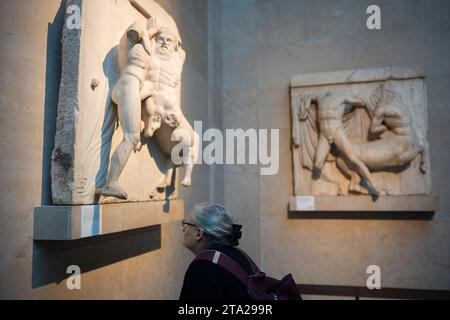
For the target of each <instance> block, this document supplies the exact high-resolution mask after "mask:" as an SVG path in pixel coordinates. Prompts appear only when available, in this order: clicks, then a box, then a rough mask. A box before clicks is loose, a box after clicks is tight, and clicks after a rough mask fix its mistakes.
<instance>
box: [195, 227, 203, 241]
mask: <svg viewBox="0 0 450 320" xmlns="http://www.w3.org/2000/svg"><path fill="white" fill-rule="evenodd" d="M204 236H205V234H204V232H203V230H202V229H200V228H197V232H196V234H195V239H196V240H197V241H200V240H202V239H203V237H204Z"/></svg>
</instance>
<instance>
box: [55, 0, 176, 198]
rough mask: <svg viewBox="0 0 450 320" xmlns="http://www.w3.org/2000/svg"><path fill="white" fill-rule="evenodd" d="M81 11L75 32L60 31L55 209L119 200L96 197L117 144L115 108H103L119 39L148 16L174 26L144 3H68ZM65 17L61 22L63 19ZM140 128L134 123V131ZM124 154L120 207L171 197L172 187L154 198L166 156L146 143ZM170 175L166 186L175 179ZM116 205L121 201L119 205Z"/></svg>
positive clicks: (108, 0) (116, 74)
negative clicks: (122, 192) (78, 26)
mask: <svg viewBox="0 0 450 320" xmlns="http://www.w3.org/2000/svg"><path fill="white" fill-rule="evenodd" d="M71 5H77V6H79V7H80V9H81V29H69V28H68V27H67V24H65V25H64V30H63V39H62V43H63V53H62V56H63V62H62V63H63V65H62V79H61V88H60V100H59V106H58V119H57V133H56V138H55V148H54V152H53V157H52V169H51V175H52V197H53V203H54V204H55V205H69V204H92V203H96V202H100V203H108V202H118V201H121V200H119V199H116V198H112V197H103V196H101V197H99V196H98V195H97V196H96V188H97V189H98V188H101V187H102V186H103V185H104V184H105V181H106V177H107V173H108V166H109V161H110V154H111V151H112V150H115V149H116V148H117V146H118V145H119V143H120V141H121V140H122V137H123V132H122V128H121V127H120V125H119V121H118V118H117V108H116V106H115V104H113V103H112V101H111V92H112V89H113V86H114V84H115V83H116V82H117V81H118V79H119V77H120V71H119V61H118V51H119V42H120V40H121V38H122V37H123V35H124V32H125V31H126V30H127V29H128V28H129V26H130V25H131V24H132V23H133V22H139V23H142V24H144V25H146V23H147V19H148V15H149V13H150V14H151V16H152V17H153V18H154V19H156V20H157V21H159V22H160V23H162V24H164V25H165V26H167V27H168V28H171V29H172V30H176V33H177V34H178V29H177V26H176V23H175V21H174V20H173V19H172V17H170V15H168V14H167V13H166V12H165V11H164V10H163V9H162V8H161V7H160V6H159V5H158V4H157V3H155V2H154V1H152V0H146V1H141V0H135V1H128V0H118V1H112V0H96V1H82V0H70V1H68V3H67V6H71ZM66 18H67V17H66ZM143 127H144V124H143V123H142V124H141V128H143ZM141 143H142V148H140V149H139V150H138V149H136V150H135V151H134V152H132V153H131V155H130V157H129V159H128V161H127V162H126V165H125V167H124V169H123V171H122V173H121V175H120V179H119V183H120V185H121V186H122V187H123V189H125V190H127V194H128V197H127V199H126V200H125V201H149V200H162V199H167V198H169V199H172V198H176V197H177V195H178V190H177V188H176V186H177V182H178V181H172V182H175V183H172V185H171V187H170V188H166V190H164V191H163V192H156V193H155V192H154V191H155V188H156V186H157V185H158V184H159V183H160V182H161V181H163V180H164V177H165V174H166V172H167V166H166V160H165V159H166V156H165V155H164V154H163V153H162V152H161V151H160V149H159V147H158V146H157V145H156V144H155V143H154V142H153V141H151V140H149V139H145V138H143V137H142V139H141ZM177 179H178V178H177V173H176V174H175V177H174V180H177ZM122 201H124V200H122Z"/></svg>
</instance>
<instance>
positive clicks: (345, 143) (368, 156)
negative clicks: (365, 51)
mask: <svg viewBox="0 0 450 320" xmlns="http://www.w3.org/2000/svg"><path fill="white" fill-rule="evenodd" d="M424 74H425V73H424V71H423V70H422V69H420V68H417V69H413V68H378V69H366V70H353V71H337V72H336V71H335V72H329V73H319V74H307V75H299V76H293V77H292V79H291V99H292V100H291V106H292V130H293V132H292V135H293V136H292V138H293V148H292V150H293V163H294V185H295V195H315V196H319V195H320V196H325V195H328V196H330V195H342V196H347V195H349V194H350V195H351V194H367V193H369V194H372V195H374V196H375V197H378V196H379V195H413V194H431V173H430V168H429V153H428V141H427V138H426V135H427V103H426V87H425V82H424V77H425V75H424ZM361 180H362V186H361V185H360V182H361Z"/></svg>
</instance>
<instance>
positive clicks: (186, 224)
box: [181, 219, 197, 228]
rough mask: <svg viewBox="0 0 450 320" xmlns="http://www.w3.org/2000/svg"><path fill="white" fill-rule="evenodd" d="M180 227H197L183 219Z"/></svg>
mask: <svg viewBox="0 0 450 320" xmlns="http://www.w3.org/2000/svg"><path fill="white" fill-rule="evenodd" d="M181 226H182V227H183V228H184V226H193V227H196V226H197V225H196V224H192V223H189V222H188V221H187V219H183V220H182V221H181Z"/></svg>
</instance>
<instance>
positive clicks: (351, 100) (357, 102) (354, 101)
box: [344, 97, 366, 107]
mask: <svg viewBox="0 0 450 320" xmlns="http://www.w3.org/2000/svg"><path fill="white" fill-rule="evenodd" d="M344 103H346V104H351V105H352V106H355V107H365V105H366V104H365V103H364V101H363V99H361V98H358V97H347V98H346V99H345V101H344Z"/></svg>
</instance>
